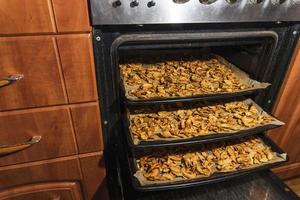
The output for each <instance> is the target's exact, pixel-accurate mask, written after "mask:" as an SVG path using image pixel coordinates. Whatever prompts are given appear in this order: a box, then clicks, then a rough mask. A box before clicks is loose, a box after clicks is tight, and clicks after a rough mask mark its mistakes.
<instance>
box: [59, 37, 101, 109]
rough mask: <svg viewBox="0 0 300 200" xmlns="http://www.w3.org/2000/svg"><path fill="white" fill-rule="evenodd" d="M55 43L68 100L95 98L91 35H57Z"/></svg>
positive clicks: (96, 96) (73, 101)
mask: <svg viewBox="0 0 300 200" xmlns="http://www.w3.org/2000/svg"><path fill="white" fill-rule="evenodd" d="M57 44H58V49H59V53H60V57H61V65H62V69H63V73H64V78H65V81H66V89H67V93H68V99H69V102H70V103H76V102H84V101H92V100H97V99H98V95H97V87H96V74H95V66H94V62H93V61H94V58H93V48H92V43H91V35H90V34H76V35H61V36H57ZM83 50H84V51H83Z"/></svg>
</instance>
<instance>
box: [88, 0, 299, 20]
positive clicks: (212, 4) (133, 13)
mask: <svg viewBox="0 0 300 200" xmlns="http://www.w3.org/2000/svg"><path fill="white" fill-rule="evenodd" d="M90 3H91V11H92V22H93V25H120V24H178V23H222V22H277V23H280V22H283V21H300V0H90Z"/></svg>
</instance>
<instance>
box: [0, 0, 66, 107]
mask: <svg viewBox="0 0 300 200" xmlns="http://www.w3.org/2000/svg"><path fill="white" fill-rule="evenodd" d="M0 1H1V0H0ZM1 2H2V1H1ZM7 2H10V1H7ZM36 2H38V1H36ZM13 74H23V75H24V78H23V79H22V80H20V81H18V82H16V83H14V84H12V85H9V86H6V87H2V88H0V96H1V98H0V110H9V109H17V108H25V107H38V106H46V105H55V104H63V103H67V98H66V94H65V91H64V87H63V78H62V75H61V72H60V66H59V60H58V55H57V50H56V45H55V38H54V37H52V36H34V37H31V36H30V37H12V38H9V37H5V38H0V78H2V77H6V76H9V75H13Z"/></svg>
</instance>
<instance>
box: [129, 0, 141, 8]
mask: <svg viewBox="0 0 300 200" xmlns="http://www.w3.org/2000/svg"><path fill="white" fill-rule="evenodd" d="M138 5H139V2H138V1H137V0H134V1H132V2H131V3H130V7H131V8H133V7H137V6H138Z"/></svg>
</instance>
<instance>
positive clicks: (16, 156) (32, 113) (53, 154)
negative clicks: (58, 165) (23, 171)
mask: <svg viewBox="0 0 300 200" xmlns="http://www.w3.org/2000/svg"><path fill="white" fill-rule="evenodd" d="M12 136H13V137H12ZM33 136H41V140H40V141H39V142H38V143H36V144H33V145H32V146H30V147H28V148H26V149H24V150H21V151H18V152H15V153H13V154H10V155H6V156H2V157H0V166H5V165H11V164H17V163H24V162H31V161H37V160H44V159H50V158H57V157H62V156H68V155H75V154H76V153H77V149H76V141H75V135H74V132H73V130H72V121H71V116H70V113H69V110H68V108H67V107H51V108H43V109H31V110H22V111H13V112H1V113H0V146H1V145H14V144H19V143H23V142H26V141H28V140H29V139H30V138H32V137H33Z"/></svg>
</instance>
